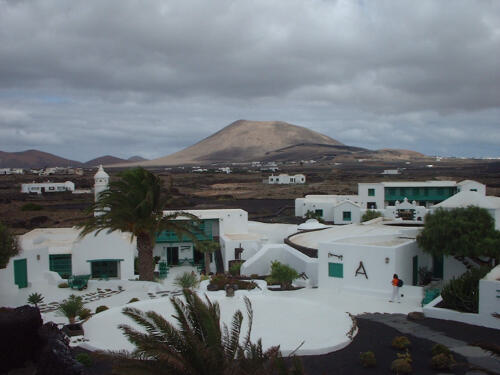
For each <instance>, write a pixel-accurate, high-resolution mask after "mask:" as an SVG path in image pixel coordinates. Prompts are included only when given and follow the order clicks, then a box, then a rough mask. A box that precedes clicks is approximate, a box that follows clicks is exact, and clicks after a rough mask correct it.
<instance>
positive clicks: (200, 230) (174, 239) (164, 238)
mask: <svg viewBox="0 0 500 375" xmlns="http://www.w3.org/2000/svg"><path fill="white" fill-rule="evenodd" d="M213 222H219V220H218V219H205V220H202V221H201V223H200V224H199V225H198V227H197V233H194V235H195V236H196V239H197V240H198V241H206V240H213V234H212V223H213ZM183 242H193V240H192V239H191V238H189V237H187V236H183V237H182V238H179V237H178V236H177V234H175V232H171V231H163V232H161V233H159V234H158V235H157V236H156V243H183Z"/></svg>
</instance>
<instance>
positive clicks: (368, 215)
mask: <svg viewBox="0 0 500 375" xmlns="http://www.w3.org/2000/svg"><path fill="white" fill-rule="evenodd" d="M381 216H382V213H380V212H379V211H375V210H367V211H366V212H365V213H364V214H363V216H362V217H361V221H362V222H364V221H370V220H373V219H376V218H377V217H381Z"/></svg>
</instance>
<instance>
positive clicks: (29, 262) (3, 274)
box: [0, 242, 49, 293]
mask: <svg viewBox="0 0 500 375" xmlns="http://www.w3.org/2000/svg"><path fill="white" fill-rule="evenodd" d="M20 245H21V247H22V242H21V244H20ZM19 259H26V267H27V271H28V287H30V286H31V285H33V284H35V283H36V282H38V281H41V280H44V272H45V271H47V270H48V269H49V255H48V249H47V248H46V247H42V248H39V249H36V250H27V251H23V250H22V249H21V251H20V252H19V254H18V255H16V256H15V257H12V258H10V260H9V263H8V264H7V267H6V268H3V269H0V285H1V288H2V292H5V293H11V292H16V291H17V290H18V289H19V288H18V286H17V285H16V284H15V283H14V261H15V260H19Z"/></svg>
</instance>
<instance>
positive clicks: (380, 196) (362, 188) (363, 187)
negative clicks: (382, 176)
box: [358, 183, 385, 209]
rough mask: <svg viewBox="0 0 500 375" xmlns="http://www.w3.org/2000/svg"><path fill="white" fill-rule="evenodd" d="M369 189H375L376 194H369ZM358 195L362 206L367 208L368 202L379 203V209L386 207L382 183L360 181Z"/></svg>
mask: <svg viewBox="0 0 500 375" xmlns="http://www.w3.org/2000/svg"><path fill="white" fill-rule="evenodd" d="M368 189H375V196H373V197H370V196H368ZM358 196H359V201H360V205H361V208H364V209H366V208H367V205H366V204H367V202H375V203H377V209H381V208H384V200H385V193H384V186H383V185H382V184H380V183H359V184H358Z"/></svg>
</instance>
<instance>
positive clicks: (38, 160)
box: [0, 150, 82, 169]
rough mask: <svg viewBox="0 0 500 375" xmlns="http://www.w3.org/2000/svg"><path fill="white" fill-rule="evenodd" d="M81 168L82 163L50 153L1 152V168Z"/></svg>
mask: <svg viewBox="0 0 500 375" xmlns="http://www.w3.org/2000/svg"><path fill="white" fill-rule="evenodd" d="M69 166H71V167H80V166H82V163H80V162H79V161H75V160H69V159H64V158H61V157H59V156H56V155H53V154H49V153H48V152H43V151H38V150H26V151H21V152H3V151H0V168H35V169H38V168H46V167H69Z"/></svg>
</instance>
